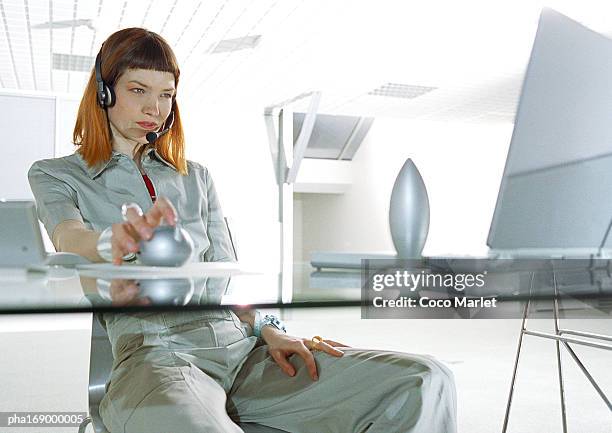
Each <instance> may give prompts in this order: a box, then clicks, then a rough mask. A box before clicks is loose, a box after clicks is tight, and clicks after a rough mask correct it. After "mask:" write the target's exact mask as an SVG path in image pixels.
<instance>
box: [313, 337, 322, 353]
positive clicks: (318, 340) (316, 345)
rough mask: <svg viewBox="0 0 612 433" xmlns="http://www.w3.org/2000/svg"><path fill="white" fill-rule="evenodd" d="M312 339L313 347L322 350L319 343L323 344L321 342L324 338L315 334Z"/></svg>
mask: <svg viewBox="0 0 612 433" xmlns="http://www.w3.org/2000/svg"><path fill="white" fill-rule="evenodd" d="M310 341H312V349H313V350H321V349H319V344H321V342H322V341H323V338H321V337H320V336H318V335H315V336H314V337H312V339H311V340H310Z"/></svg>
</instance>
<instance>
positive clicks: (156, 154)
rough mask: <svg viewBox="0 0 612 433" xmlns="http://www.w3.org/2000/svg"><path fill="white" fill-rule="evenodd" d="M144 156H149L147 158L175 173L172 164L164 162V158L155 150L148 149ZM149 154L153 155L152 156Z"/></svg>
mask: <svg viewBox="0 0 612 433" xmlns="http://www.w3.org/2000/svg"><path fill="white" fill-rule="evenodd" d="M146 154H147V155H148V156H149V158H153V157H155V158H156V159H157V160H158V161H159V162H161V163H162V164H164V165H166V166H168V167H170V168H171V169H172V170H174V171H176V168H175V167H174V166H173V165H172V164H170V163H169V162H168V161H166V160H165V159H164V158H162V156H161V155H160V154H159V152H157V148H155V147H152V148H150V149H148V150H147V151H146ZM151 154H153V156H152V155H151Z"/></svg>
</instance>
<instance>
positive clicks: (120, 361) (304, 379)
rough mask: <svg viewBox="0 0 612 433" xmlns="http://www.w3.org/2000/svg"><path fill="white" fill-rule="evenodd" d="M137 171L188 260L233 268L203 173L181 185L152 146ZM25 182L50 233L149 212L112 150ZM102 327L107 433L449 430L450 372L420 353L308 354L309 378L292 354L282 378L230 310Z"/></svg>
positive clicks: (132, 169)
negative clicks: (107, 357) (187, 238)
mask: <svg viewBox="0 0 612 433" xmlns="http://www.w3.org/2000/svg"><path fill="white" fill-rule="evenodd" d="M142 167H143V169H144V171H145V172H146V174H147V175H148V176H149V178H150V179H151V181H152V182H153V184H154V185H155V187H156V192H157V196H158V197H159V196H161V195H163V196H166V197H168V198H169V199H170V200H171V201H172V203H173V204H174V206H175V207H176V209H177V211H178V213H179V215H180V218H181V221H182V222H183V226H184V227H185V229H186V230H187V231H188V232H189V233H190V235H191V236H192V238H193V239H194V242H195V246H196V252H197V254H196V255H195V260H199V261H228V260H232V253H231V245H230V241H229V236H228V234H227V230H226V227H225V224H224V221H223V214H222V211H221V207H220V204H219V200H218V197H217V194H216V192H215V188H214V184H213V182H212V178H211V177H210V174H209V172H208V170H207V169H206V168H205V167H203V166H201V165H200V164H197V163H195V162H192V161H188V171H189V173H188V175H187V176H183V175H181V174H180V173H178V172H177V171H176V170H175V169H174V167H172V165H170V164H169V163H168V162H166V161H164V160H163V158H162V157H161V156H160V155H159V154H158V153H157V152H156V151H155V150H154V149H151V150H150V151H149V152H147V153H146V154H145V155H143V160H142ZM28 177H29V181H30V186H31V188H32V191H33V193H34V196H35V198H36V203H37V209H38V215H39V218H40V219H41V221H42V222H43V224H44V225H45V228H46V230H47V231H48V233H49V236H52V234H53V230H54V229H55V227H56V226H57V224H59V223H60V222H62V221H64V220H68V219H75V220H79V221H82V222H83V223H84V224H85V226H86V227H87V228H89V229H92V230H96V231H102V230H104V229H105V228H107V227H109V226H110V225H112V224H114V223H116V222H120V221H121V214H120V206H121V204H122V203H125V202H136V203H138V204H139V205H140V207H141V208H142V209H143V210H144V211H146V210H147V209H149V208H150V207H151V206H152V201H151V198H150V196H149V193H148V191H147V188H146V185H145V183H144V181H143V179H142V177H141V175H140V172H139V170H138V168H137V167H136V164H135V162H134V161H133V160H132V159H131V158H129V157H128V156H126V155H123V154H121V153H118V152H113V155H112V157H111V159H110V160H109V161H108V162H107V163H105V164H102V165H100V166H97V167H92V168H89V167H87V165H86V163H85V162H84V161H83V159H82V158H81V156H80V155H79V154H76V153H75V154H73V155H70V156H67V157H64V158H56V159H47V160H41V161H37V162H36V163H34V164H33V166H32V167H31V168H30V171H29V173H28ZM208 295H212V296H215V294H214V293H212V294H208ZM104 321H105V322H106V328H107V331H108V335H109V338H110V341H111V344H112V350H113V356H114V364H113V371H112V375H111V380H110V382H109V384H108V386H107V393H106V395H105V397H104V399H103V401H102V403H101V405H100V413H101V416H102V418H103V420H104V423H105V425H106V426H107V428H108V430H109V431H110V432H112V433H144V432H147V433H194V432H206V433H212V432H237V433H238V432H241V431H242V430H241V429H240V427H238V425H237V424H236V423H244V422H254V423H258V424H262V425H267V426H270V427H275V428H278V429H281V430H285V431H289V432H292V433H328V432H329V433H332V432H333V433H363V432H367V433H395V432H397V433H400V432H401V433H417V432H427V433H453V432H455V431H456V395H455V388H454V381H453V377H452V373H451V372H450V371H449V370H448V368H446V367H445V366H444V365H442V364H441V363H440V362H438V361H436V360H435V359H433V358H431V357H428V356H421V355H412V354H406V353H401V352H391V351H381V350H365V349H359V348H342V350H343V351H344V352H345V354H344V356H342V357H340V358H336V357H333V356H330V355H328V354H326V353H323V352H313V355H314V357H315V361H316V364H317V370H318V373H319V380H318V381H313V380H312V379H311V378H310V376H309V374H308V372H307V370H306V368H305V365H304V362H303V361H302V359H301V358H300V357H299V356H297V355H293V356H291V358H290V361H291V362H292V364H293V365H294V366H295V368H296V374H295V376H293V377H289V376H287V375H286V374H285V373H284V372H283V371H282V370H281V369H280V367H279V366H278V365H277V364H276V362H275V361H274V360H273V359H272V358H271V356H270V355H269V354H268V353H267V346H266V345H265V344H263V342H262V341H261V340H259V341H258V339H257V338H256V337H255V336H254V335H253V332H252V329H251V327H250V326H249V325H248V324H246V323H243V322H241V321H240V320H239V318H238V317H237V316H236V315H235V314H234V313H233V312H232V311H230V310H220V311H200V312H197V311H196V312H194V311H184V312H169V313H158V312H150V313H149V312H147V313H137V314H124V313H116V314H115V313H113V314H108V313H107V314H104ZM321 333H322V334H324V330H321Z"/></svg>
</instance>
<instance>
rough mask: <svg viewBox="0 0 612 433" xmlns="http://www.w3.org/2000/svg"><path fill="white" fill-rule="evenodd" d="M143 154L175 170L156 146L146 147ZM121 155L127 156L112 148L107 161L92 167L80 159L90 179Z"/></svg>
mask: <svg viewBox="0 0 612 433" xmlns="http://www.w3.org/2000/svg"><path fill="white" fill-rule="evenodd" d="M145 154H146V155H147V156H149V158H151V159H157V160H158V161H159V162H161V163H162V164H164V165H166V166H168V167H170V168H171V169H173V170H174V171H176V168H174V166H173V165H172V164H170V163H169V162H168V161H166V160H165V159H164V158H162V156H161V155H160V154H159V153H158V152H157V149H156V148H154V147H152V148H151V149H148V150H147V151H146V152H145ZM151 154H153V155H151ZM79 156H80V155H79ZM122 156H123V157H126V158H127V155H124V154H123V153H121V152H117V151H116V150H113V151H112V154H111V157H110V158H109V159H108V160H107V161H105V162H102V163H100V164H98V165H94V166H93V167H88V166H87V163H85V161H84V160H83V159H82V158H81V160H82V162H83V164H84V165H85V168H86V170H87V174H89V177H90V178H91V179H94V178H96V177H97V176H99V175H100V174H101V173H102V172H103V171H104V170H106V169H107V168H108V166H109V165H110V163H111V162H112V161H115V160H118V159H119V158H121V157H122Z"/></svg>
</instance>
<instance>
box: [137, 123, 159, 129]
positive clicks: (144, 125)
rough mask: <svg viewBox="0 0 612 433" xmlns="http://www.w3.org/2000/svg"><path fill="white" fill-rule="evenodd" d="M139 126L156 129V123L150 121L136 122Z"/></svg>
mask: <svg viewBox="0 0 612 433" xmlns="http://www.w3.org/2000/svg"><path fill="white" fill-rule="evenodd" d="M136 123H137V124H138V125H139V126H140V127H141V128H144V129H156V128H157V123H152V122H136Z"/></svg>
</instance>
